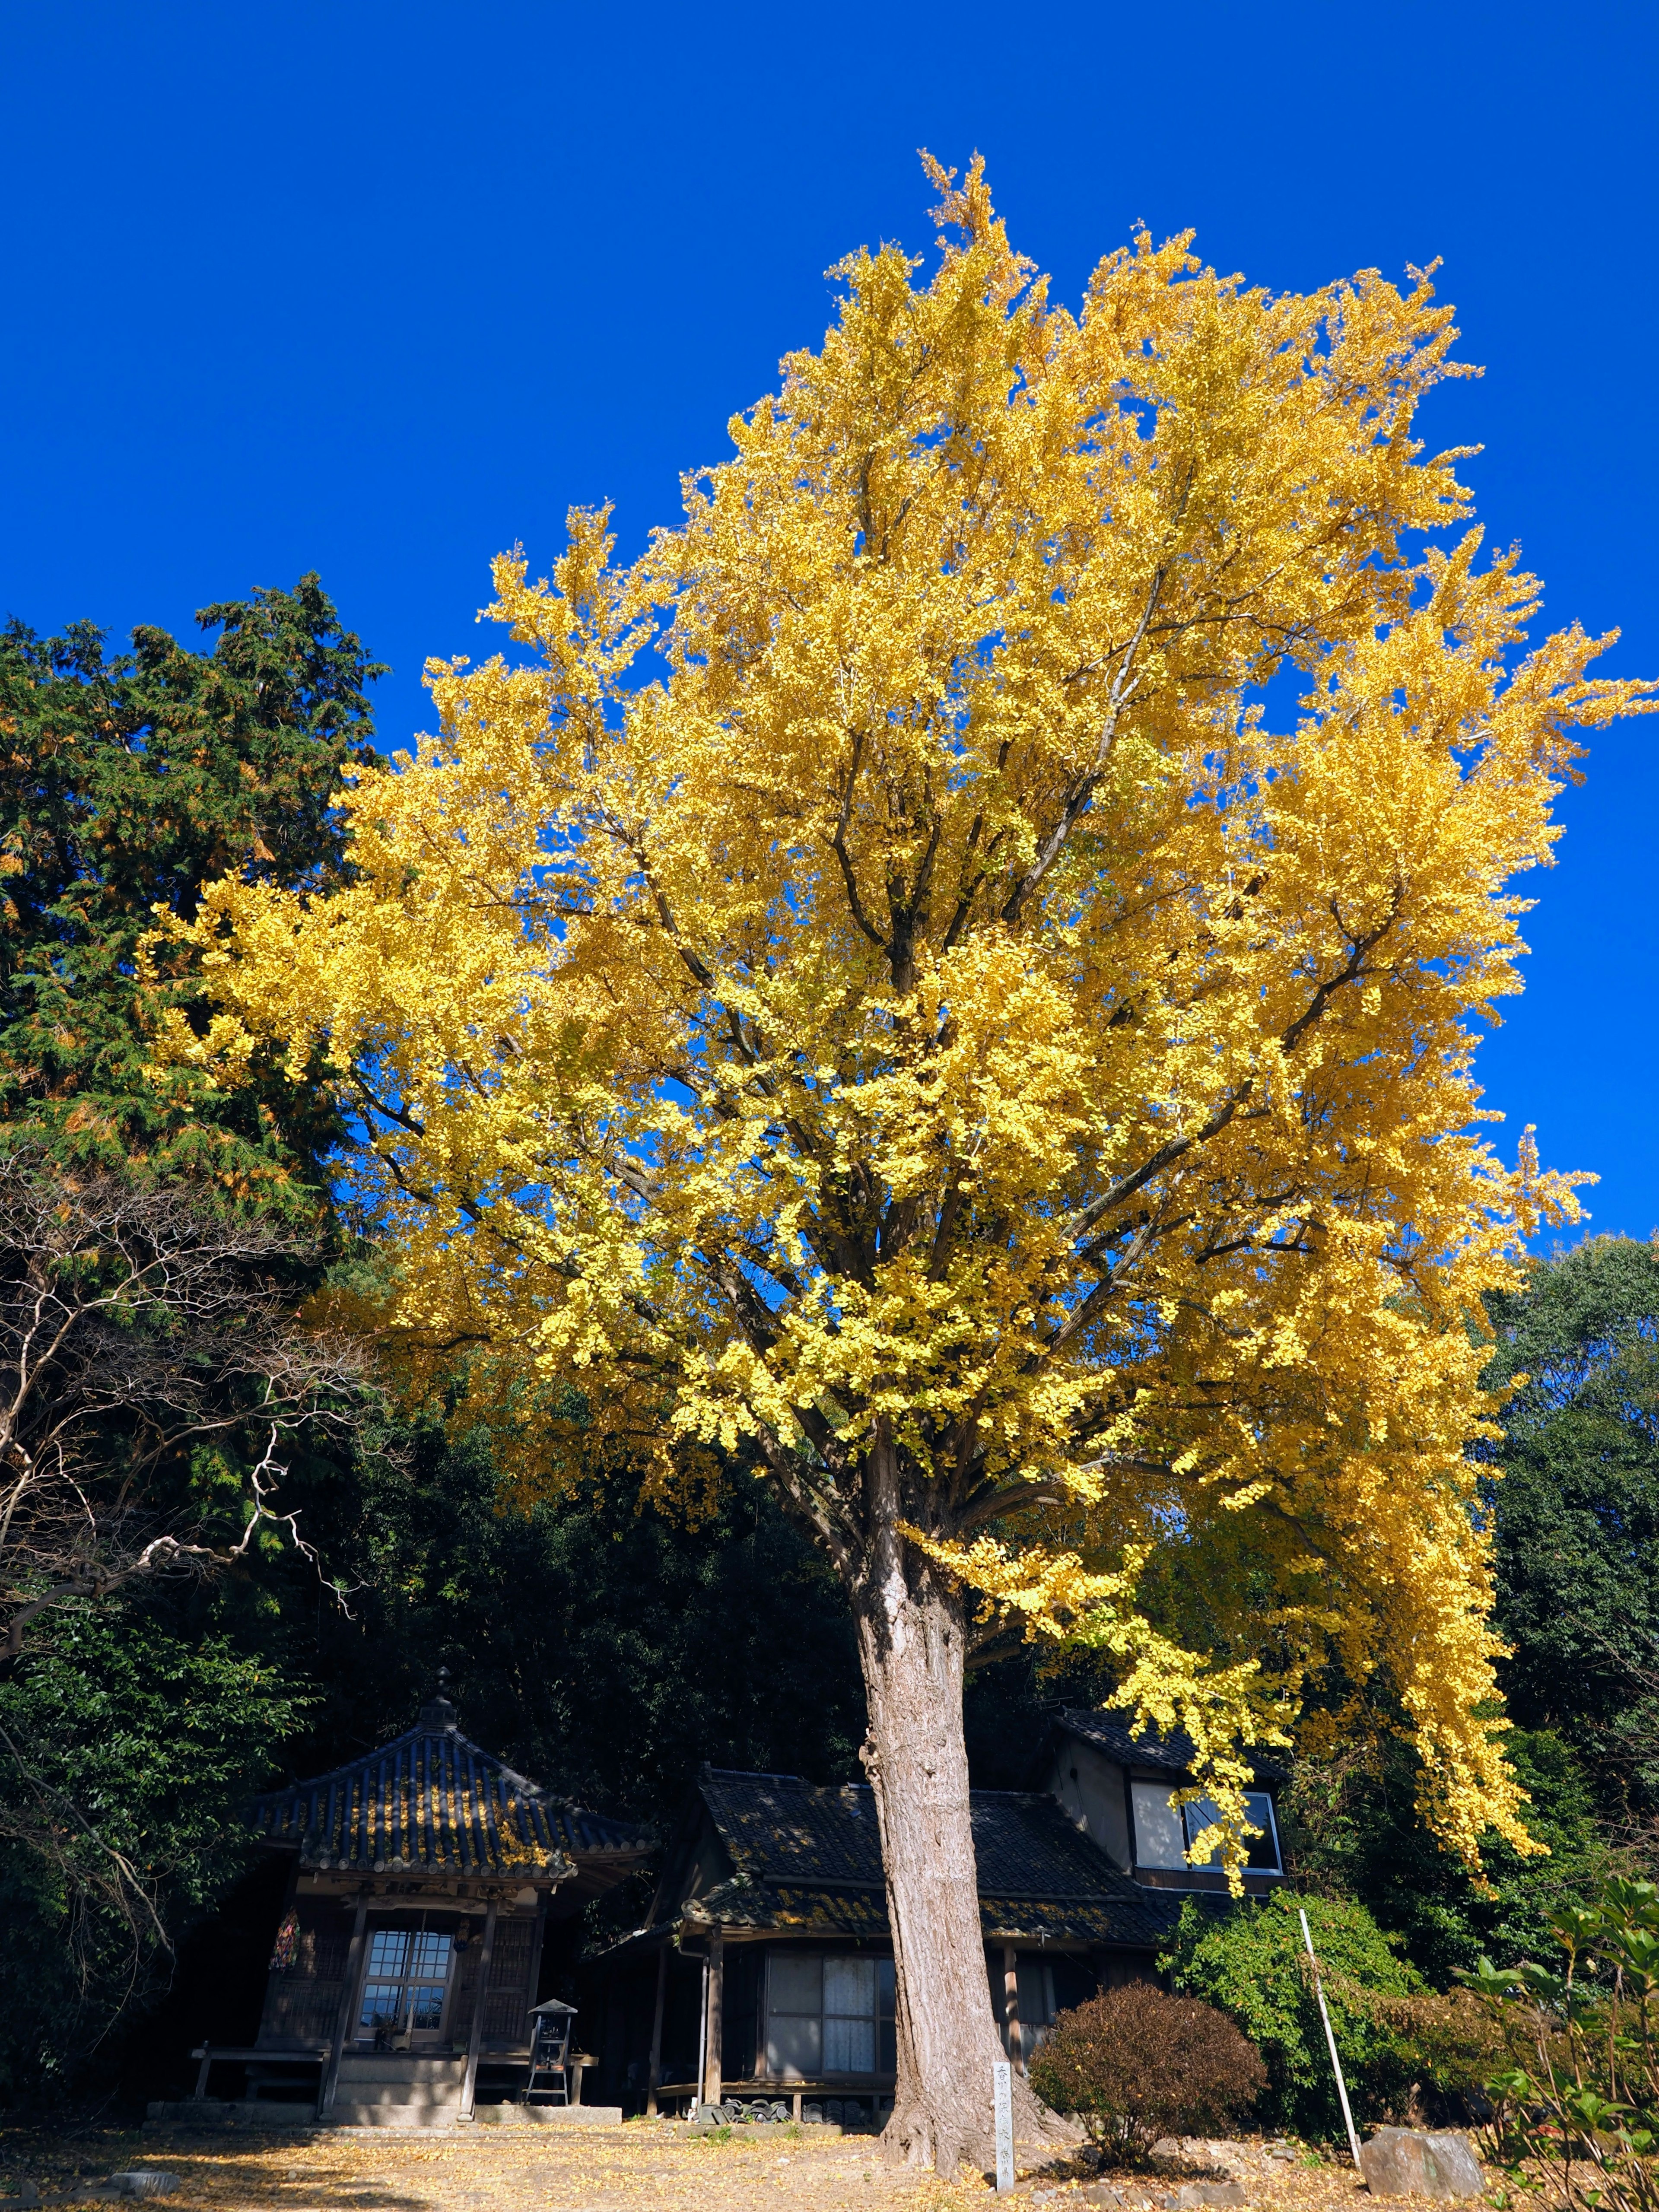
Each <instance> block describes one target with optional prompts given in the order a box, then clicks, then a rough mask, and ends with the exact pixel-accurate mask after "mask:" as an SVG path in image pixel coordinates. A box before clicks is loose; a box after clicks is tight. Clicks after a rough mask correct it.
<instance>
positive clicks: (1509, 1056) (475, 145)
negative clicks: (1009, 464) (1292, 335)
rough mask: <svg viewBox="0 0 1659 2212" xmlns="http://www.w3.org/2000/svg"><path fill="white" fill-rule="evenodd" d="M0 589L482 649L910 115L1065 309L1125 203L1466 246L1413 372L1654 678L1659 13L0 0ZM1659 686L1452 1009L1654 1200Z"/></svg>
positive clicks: (816, 286)
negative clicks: (251, 611)
mask: <svg viewBox="0 0 1659 2212" xmlns="http://www.w3.org/2000/svg"><path fill="white" fill-rule="evenodd" d="M0 83H3V85H4V87H5V107H6V127H5V131H4V133H3V138H0V193H3V204H4V206H5V208H6V210H7V211H8V212H7V228H8V231H9V235H10V238H11V246H10V253H11V272H12V273H11V276H10V277H9V279H8V281H7V283H6V286H5V289H4V295H3V307H0V317H3V347H0V422H3V425H4V438H5V459H4V467H3V471H0V520H3V528H0V612H3V611H11V612H15V613H16V614H18V615H21V616H22V617H24V618H25V619H26V620H27V621H29V622H31V623H34V624H35V625H36V626H37V627H40V628H42V629H45V628H50V627H55V626H57V625H58V624H60V623H63V622H64V621H66V620H69V619H70V618H71V617H76V616H83V615H84V616H89V617H92V618H93V619H94V620H95V621H97V622H100V623H103V624H105V625H106V627H108V628H109V629H111V630H112V631H114V632H115V633H117V634H118V635H120V634H123V633H125V631H126V630H127V629H129V628H130V627H131V624H132V623H134V622H137V621H149V622H159V623H164V624H166V625H168V626H170V627H173V628H175V629H178V628H181V627H184V626H185V625H187V624H188V623H189V622H190V618H191V613H192V611H193V610H194V609H195V608H196V607H197V606H198V605H203V604H204V603H205V602H206V601H208V600H210V599H222V598H228V597H230V596H233V595H234V594H238V593H240V592H244V591H246V589H247V588H248V587H249V586H252V585H254V584H288V583H291V582H292V581H293V580H294V579H295V576H296V575H298V574H300V573H301V571H303V570H305V569H307V568H317V569H319V570H320V571H321V573H322V576H323V579H324V581H325V584H326V585H327V586H328V588H329V589H330V590H331V592H333V593H334V595H335V597H336V599H337V600H338V602H339V604H340V606H341V608H342V610H343V613H344V615H345V617H346V619H347V620H348V621H349V623H351V624H352V625H353V626H354V627H356V629H359V630H360V631H361V632H362V635H363V636H364V638H365V640H366V641H368V644H369V646H370V647H371V648H372V649H373V650H374V652H375V653H377V654H378V655H379V657H380V659H384V660H388V661H390V662H392V665H393V668H394V671H395V673H394V675H393V676H392V678H389V679H387V681H386V683H385V684H383V685H382V686H381V690H380V700H379V719H380V732H381V737H382V740H383V742H385V743H386V744H398V743H399V742H401V741H403V740H404V738H406V737H407V735H408V733H409V732H410V730H411V729H413V728H416V727H417V726H422V723H423V722H424V720H425V719H426V717H425V714H424V702H423V700H422V695H421V692H420V688H419V673H420V668H421V665H422V660H423V659H424V658H425V657H426V655H428V653H453V652H477V651H479V650H481V649H483V648H485V647H488V646H489V644H490V643H491V642H492V640H491V637H490V635H489V633H487V632H481V631H479V630H478V629H476V628H475V627H474V624H473V619H472V618H473V614H474V611H475V610H476V609H477V607H478V606H479V605H481V604H482V603H483V599H485V597H486V596H487V592H488V578H487V574H486V563H487V562H488V560H489V556H490V555H491V553H493V552H494V551H495V550H497V549H498V548H501V547H503V546H506V545H509V544H513V542H514V541H515V540H522V542H523V543H524V544H525V546H526V550H527V551H528V552H529V553H530V555H531V556H532V561H534V562H536V563H538V565H540V564H542V563H544V562H546V560H548V559H549V558H550V556H551V555H552V553H553V552H554V550H556V544H557V541H558V538H559V536H560V532H561V528H562V518H563V515H564V512H565V509H566V507H568V506H569V505H570V504H571V503H572V502H575V501H580V502H587V501H596V500H599V499H600V498H603V497H607V496H608V497H611V498H613V499H614V500H615V501H617V507H618V520H619V522H620V525H621V527H622V530H623V536H624V543H625V544H627V545H629V546H631V545H634V544H637V543H638V542H639V541H640V539H641V538H642V537H643V535H644V532H645V531H646V530H647V527H648V526H650V524H652V523H653V522H654V521H658V520H671V519H672V518H673V515H674V513H675V512H676V507H677V498H678V494H677V481H678V471H680V470H681V469H682V468H683V467H685V466H687V465H694V464H698V463H702V462H706V461H709V460H714V459H720V457H721V456H722V454H723V453H724V452H725V451H726V441H725V436H724V424H725V422H726V417H727V416H728V415H729V414H730V413H731V412H732V410H734V409H736V408H738V407H740V406H744V405H746V404H749V403H750V402H751V401H752V400H754V399H755V398H757V397H758V396H759V395H760V394H761V393H762V392H764V391H766V390H768V389H769V388H771V386H772V384H773V382H774V380H775V363H776V361H777V357H778V356H779V355H780V354H781V352H782V351H783V350H784V349H786V348H787V347H790V346H793V345H798V344H800V343H815V342H816V341H817V337H818V336H819V334H820V333H821V331H822V330H823V326H824V324H825V322H826V320H827V319H828V313H829V295H828V288H827V287H826V285H825V283H824V282H823V270H825V269H826V268H827V267H828V266H829V264H830V263H831V262H832V261H834V260H836V259H837V258H839V257H840V255H841V254H842V253H843V252H845V251H847V250H848V248H849V247H852V246H857V245H859V244H861V243H865V242H874V241H875V240H878V239H880V238H894V239H898V240H902V241H904V242H906V243H907V244H908V245H910V246H913V247H915V248H917V249H920V248H921V247H923V246H926V245H927V243H928V241H929V239H930V236H931V227H930V226H929V224H928V223H927V219H926V209H927V204H928V199H929V197H930V196H929V194H928V193H927V189H926V187H925V185H924V184H923V180H922V179H921V173H920V171H919V169H918V167H917V164H916V160H915V148H916V147H918V146H921V145H927V146H928V147H930V148H931V149H933V151H934V152H935V153H937V154H938V155H939V156H940V158H941V159H943V160H944V161H947V162H951V163H955V164H957V165H962V164H963V163H965V161H966V160H967V159H968V157H969V155H970V154H971V153H972V151H973V150H974V149H975V148H979V149H981V150H982V151H983V152H984V154H985V155H986V156H987V161H988V163H989V166H990V173H991V177H992V181H993V185H994V190H995V191H996V193H997V196H998V198H999V201H1000V204H1001V205H1002V207H1003V209H1004V210H1005V211H1006V214H1007V216H1009V219H1010V222H1011V227H1012V230H1013V233H1014V235H1015V238H1016V240H1017V241H1018V244H1019V245H1020V246H1022V247H1023V248H1024V251H1026V252H1029V253H1030V254H1031V255H1032V256H1034V257H1035V258H1036V260H1037V261H1038V263H1039V264H1041V265H1042V267H1044V268H1045V269H1048V270H1051V271H1052V272H1053V275H1054V278H1055V280H1056V283H1057V287H1058V290H1059V293H1060V295H1061V296H1064V297H1067V298H1072V299H1075V297H1076V295H1077V294H1078V292H1079V289H1080V287H1081V285H1082V283H1083V282H1084V279H1085V276H1086V274H1087V272H1088V270H1089V269H1090V268H1091V265H1092V264H1093V263H1094V262H1095V260H1096V259H1097V258H1098V257H1099V256H1100V254H1101V253H1102V252H1104V251H1106V250H1107V249H1108V248H1109V246H1114V245H1115V244H1117V243H1118V242H1120V241H1121V240H1123V239H1125V238H1126V237H1127V235H1128V234H1129V233H1130V230H1131V228H1132V226H1133V224H1134V222H1136V221H1137V219H1139V218H1144V219H1145V220H1146V222H1147V223H1148V224H1149V225H1150V226H1151V227H1152V229H1153V230H1154V231H1155V232H1158V233H1159V234H1164V233H1167V232H1169V231H1171V230H1175V229H1178V228H1184V227H1185V226H1187V225H1188V224H1192V225H1195V226H1196V227H1197V229H1198V234H1199V238H1198V243H1199V247H1200V251H1201V252H1203V253H1204V254H1205V256H1206V258H1209V259H1211V260H1212V261H1213V262H1214V263H1215V264H1218V266H1220V267H1222V268H1224V269H1241V270H1244V271H1245V272H1246V273H1247V275H1248V276H1249V277H1250V278H1251V279H1252V280H1253V281H1255V282H1257V283H1265V284H1267V285H1268V286H1270V287H1273V288H1274V289H1291V288H1300V287H1306V286H1311V285H1314V284H1317V283H1322V282H1324V281H1325V280H1327V279H1328V278H1329V277H1331V276H1336V275H1339V274H1341V273H1344V272H1346V271H1350V270H1354V269H1356V268H1364V267H1376V268H1380V269H1382V270H1384V271H1385V272H1387V273H1389V274H1395V275H1397V274H1399V273H1400V272H1401V270H1403V269H1404V266H1405V264H1407V262H1411V261H1418V262H1422V261H1426V260H1428V259H1430V258H1432V257H1433V256H1435V255H1437V254H1438V255H1442V256H1443V257H1444V261H1445V269H1444V271H1443V276H1442V278H1441V280H1440V281H1441V283H1442V285H1443V291H1444V295H1445V296H1447V297H1449V298H1450V299H1452V300H1455V301H1456V303H1457V305H1458V307H1459V309H1460V311H1461V313H1460V321H1461V323H1462V328H1463V331H1464V333H1465V337H1464V340H1463V344H1462V352H1463V354H1464V356H1465V357H1466V358H1468V359H1471V360H1474V361H1478V362H1483V363H1485V364H1486V376H1485V378H1484V380H1482V381H1480V382H1479V383H1472V384H1462V385H1456V386H1451V387H1449V389H1448V390H1446V391H1444V392H1442V393H1441V394H1439V395H1437V397H1436V398H1435V400H1434V403H1433V408H1432V412H1431V415H1430V416H1429V417H1428V419H1427V422H1426V425H1425V428H1426V434H1427V435H1428V436H1429V437H1430V438H1431V440H1432V441H1434V442H1435V443H1436V444H1437V445H1438V444H1453V443H1462V442H1465V441H1468V442H1475V441H1480V442H1483V443H1484V444H1485V446H1486V453H1484V454H1483V456H1482V457H1481V458H1480V459H1479V460H1477V461H1475V462H1474V463H1472V464H1470V465H1469V475H1470V477H1471V480H1472V481H1473V483H1474V485H1475V488H1476V490H1477V494H1478V496H1479V499H1480V507H1481V511H1482V514H1483V518H1484V520H1486V524H1487V526H1488V529H1489V532H1490V534H1491V537H1492V540H1493V541H1494V542H1497V543H1500V544H1507V543H1508V542H1510V540H1512V539H1516V538H1518V539H1519V540H1520V541H1521V542H1522V546H1523V548H1524V550H1525V552H1526V555H1527V556H1528V561H1529V562H1530V563H1531V565H1532V566H1533V567H1534V568H1536V569H1537V570H1538V571H1539V572H1540V573H1541V574H1542V576H1543V577H1544V579H1545V580H1546V583H1547V586H1548V599H1547V608H1546V612H1547V616H1548V617H1549V618H1550V620H1551V621H1552V622H1554V623H1563V622H1565V621H1568V620H1569V619H1571V617H1575V616H1577V617H1580V618H1581V619H1582V620H1583V622H1584V623H1585V624H1586V625H1587V626H1588V627H1589V628H1590V629H1597V630H1601V629H1610V628H1613V627H1615V626H1617V627H1620V628H1621V629H1623V631H1624V641H1623V643H1622V644H1621V645H1620V647H1618V648H1617V650H1616V653H1615V654H1614V655H1613V657H1612V658H1611V659H1609V660H1608V661H1607V662H1606V663H1604V664H1603V665H1604V666H1605V667H1607V669H1608V670H1610V671H1630V672H1638V673H1645V674H1653V673H1656V672H1659V610H1656V599H1659V593H1656V584H1659V554H1656V543H1659V462H1656V442H1659V441H1656V417H1659V329H1656V299H1659V250H1656V218H1659V194H1656V166H1659V11H1656V9H1654V7H1653V6H1652V5H1651V0H1645V4H1639V5H1638V4H1635V3H1634V0H1632V4H1613V5H1609V4H1601V0H1579V4H1575V5H1565V4H1553V5H1548V6H1527V5H1525V4H1517V0H1506V4H1498V5H1474V4H1470V0H1435V3H1434V4H1401V5H1389V4H1382V5H1377V6H1375V7H1372V8H1369V9H1362V8H1359V7H1356V6H1352V5H1344V4H1342V0H1323V4H1316V5H1315V4H1309V5H1297V4H1289V0H1238V4H1232V5H1221V4H1216V0H1188V4H1187V5H1184V6H1182V7H1181V8H1178V9H1177V8H1166V9H1146V8H1139V9H1122V8H1120V9H1113V8H1109V7H1105V6H1100V7H1081V6H1075V5H1067V4H1055V0H1050V4H1048V5H1047V6H1043V7H1038V8H1028V9H1024V10H1021V9H1016V8H1010V7H1006V6H1003V7H996V8H992V7H987V6H985V5H983V4H981V0H960V4H957V5H956V6H954V7H949V8H939V7H933V6H929V7H921V6H916V5H913V4H910V0H890V4H886V5H882V6H875V7H872V6H868V5H847V4H842V5H837V6H834V7H825V6H817V7H814V6H811V5H807V6H800V5H796V6H795V7H793V8H788V7H783V8H780V7H767V8H757V7H748V6H744V7H736V6H725V5H721V4H720V0H704V4H703V5H702V6H700V7H696V8H690V7H678V8H674V9H666V8H663V7H660V6H657V5H653V4H651V0H645V3H644V4H641V5H636V6H635V7H632V8H622V7H613V8H609V9H606V8H592V7H583V8H580V9H577V8H574V7H568V6H564V5H560V4H553V3H552V0H542V4H537V5H527V4H513V5H508V4H493V0H473V4H472V5H471V6H468V7H460V6H455V5H430V4H423V0H399V4H398V5H396V6H390V5H383V4H380V0H331V4H327V5H319V4H315V0H288V4H286V5H283V6H281V7H276V6H262V7H253V6H249V5H237V4H234V0H220V4H218V5H216V6H208V5H202V4H189V0H149V5H146V6H142V7H141V6H134V5H132V4H131V0H127V4H125V5H113V4H105V5H94V4H82V0H9V4H8V5H6V6H4V7H3V9H0ZM1656 747H1659V720H1652V721H1647V722H1642V721H1635V722H1631V723H1628V724H1626V725H1625V726H1623V727H1622V728H1621V729H1620V730H1618V731H1615V732H1612V733H1610V734H1608V735H1607V736H1605V737H1603V738H1601V739H1599V740H1598V742H1597V743H1596V744H1595V753H1594V757H1593V758H1592V760H1591V762H1590V763H1589V783H1588V785H1587V787H1585V788H1584V789H1583V791H1582V792H1577V793H1570V794H1569V795H1568V797H1567V798H1566V799H1565V802H1564V807H1563V811H1564V815H1565V820H1566V823H1567V825H1568V835H1567V837H1566V839H1565V843H1564V844H1563V846H1562V847H1561V848H1560V865H1559V866H1558V867H1557V868H1556V869H1555V870H1554V871H1553V872H1549V873H1542V874H1540V875H1539V876H1537V877H1535V878H1533V879H1532V880H1531V883H1530V884H1529V885H1528V888H1529V889H1533V890H1536V892H1537V893H1538V895H1539V896H1540V897H1541V905H1540V907H1539V909H1538V911H1537V912H1536V913H1535V914H1534V915H1533V916H1532V917H1531V918H1530V921H1529V925H1528V932H1527V933H1528V938H1529V939H1530V941H1531V943H1532V944H1533V945H1534V948H1535V951H1534V957H1533V958H1532V960H1531V962H1530V963H1528V977H1529V980H1528V992H1527V995H1526V996H1525V998H1524V999H1522V1000H1518V1001H1514V1002H1511V1005H1510V1011H1509V1014H1508V1018H1507V1021H1506V1024H1505V1026H1504V1029H1503V1030H1502V1031H1501V1032H1500V1033H1499V1034H1498V1036H1496V1037H1494V1038H1493V1039H1492V1040H1491V1042H1489V1043H1488V1044H1487V1045H1486V1047H1485V1048H1483V1063H1482V1064H1483V1070H1484V1074H1485V1078H1486V1083H1487V1085H1488V1091H1489V1103H1492V1104H1494V1105H1497V1106H1498V1107H1501V1108H1502V1109H1504V1112H1505V1113H1506V1115H1508V1117H1509V1121H1508V1127H1507V1129H1506V1130H1505V1131H1504V1133H1502V1134H1501V1136H1500V1139H1499V1141H1500V1142H1501V1143H1502V1144H1503V1145H1504V1148H1505V1150H1506V1151H1510V1152H1512V1147H1513V1141H1514V1137H1515V1135H1516V1132H1517V1131H1518V1128H1519V1127H1520V1125H1521V1124H1522V1122H1524V1121H1536V1122H1537V1124H1538V1125H1539V1130H1540V1136H1541V1144H1542V1147H1543V1151H1544V1155H1545V1158H1546V1159H1547V1161H1549V1162H1551V1163H1553V1164H1556V1165H1559V1166H1576V1167H1586V1168H1591V1169H1595V1170H1598V1171H1599V1172H1600V1174H1601V1177H1602V1181H1601V1187H1600V1188H1599V1190H1598V1191H1597V1192H1595V1194H1593V1196H1592V1199H1591V1204H1592V1206H1593V1207H1594V1210H1595V1220H1596V1226H1597V1227H1598V1228H1604V1229H1618V1230H1624V1231H1629V1232H1632V1233H1633V1234H1636V1235H1640V1236H1645V1235H1646V1234H1647V1233H1648V1232H1649V1231H1650V1230H1651V1229H1653V1228H1654V1227H1655V1226H1656V1225H1659V1158H1656V1152H1655V1147H1654V1144H1653V1127H1654V1120H1655V1115H1654V1093H1655V1073H1656V1049H1655V1042H1654V1034H1653V1030H1654V1015H1655V1003H1656V991H1655V976H1656V971H1659V880H1656V869H1655V866H1654V863H1653V851H1654V826H1655V825H1654V813H1655V807H1654V800H1655V777H1654V773H1653V768H1652V762H1653V759H1654V757H1655V751H1656Z"/></svg>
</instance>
